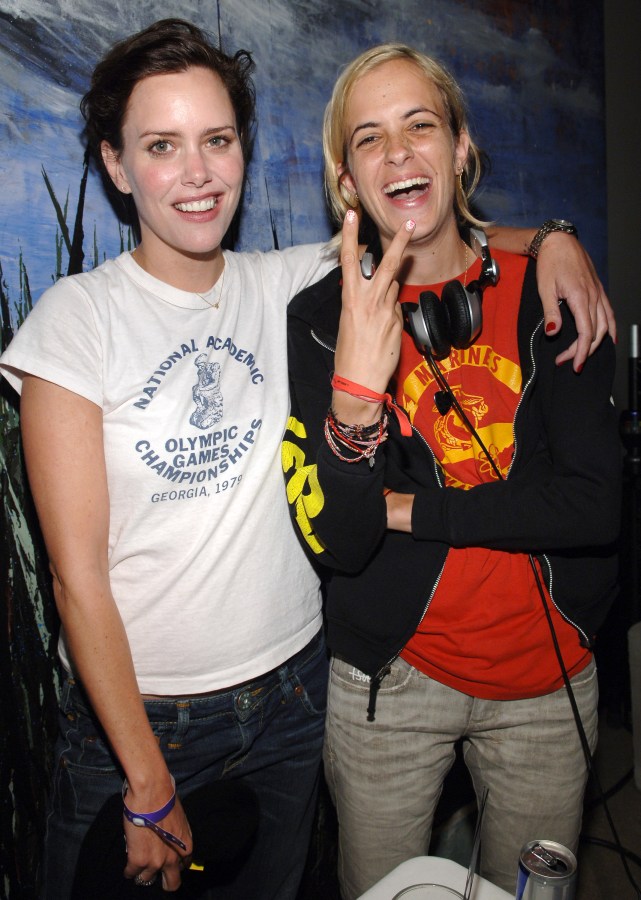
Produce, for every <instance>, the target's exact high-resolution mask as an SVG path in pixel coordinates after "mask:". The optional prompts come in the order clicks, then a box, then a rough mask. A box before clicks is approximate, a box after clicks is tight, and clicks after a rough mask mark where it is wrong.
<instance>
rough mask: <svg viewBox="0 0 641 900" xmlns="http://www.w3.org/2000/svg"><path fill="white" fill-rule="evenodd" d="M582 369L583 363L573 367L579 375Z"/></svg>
mask: <svg viewBox="0 0 641 900" xmlns="http://www.w3.org/2000/svg"><path fill="white" fill-rule="evenodd" d="M582 371H583V363H581V365H580V366H577V367H576V369H575V372H576V374H577V375H580V374H581V372H582Z"/></svg>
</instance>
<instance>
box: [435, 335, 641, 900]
mask: <svg viewBox="0 0 641 900" xmlns="http://www.w3.org/2000/svg"><path fill="white" fill-rule="evenodd" d="M424 355H425V359H426V361H427V364H428V365H429V367H430V369H431V371H432V374H433V375H434V379H435V381H436V383H437V384H438V386H439V389H440V390H441V391H443V392H445V393H446V394H447V396H448V397H449V398H450V400H451V401H452V404H451V405H452V406H453V407H454V409H455V410H456V412H457V413H458V415H459V416H460V418H461V421H462V422H463V423H464V424H465V426H466V428H467V429H468V430H469V432H470V435H471V436H472V437H473V438H474V440H475V441H476V442H477V444H478V445H479V447H480V449H481V451H482V452H483V453H484V454H485V456H486V458H487V461H488V462H489V464H490V466H491V467H492V469H493V471H494V473H495V474H496V476H497V478H498V479H499V480H500V481H505V476H504V475H503V473H502V472H501V470H500V469H499V467H498V466H497V464H496V462H495V460H494V458H493V457H492V455H491V453H490V452H489V450H488V449H487V447H486V446H485V444H484V443H483V440H482V438H481V436H480V434H479V433H478V431H477V430H476V428H475V427H474V425H473V424H472V423H471V422H470V419H469V417H468V416H467V414H466V412H465V411H464V410H463V407H462V406H461V404H460V403H459V402H458V399H457V398H456V396H455V394H454V391H453V390H452V388H451V387H450V385H449V383H448V381H447V379H446V378H445V376H444V374H443V372H442V371H441V369H440V367H439V365H438V363H437V361H436V359H435V358H434V355H433V353H432V352H431V351H430V350H428V351H427V353H426V354H424ZM437 405H438V404H437ZM528 560H529V563H530V566H531V568H532V572H533V573H534V580H535V583H536V587H537V590H538V593H539V596H540V598H541V602H542V604H543V610H544V612H545V618H546V620H547V623H548V627H549V629H550V634H551V636H552V643H553V644H554V651H555V654H556V658H557V661H558V663H559V667H560V669H561V677H562V679H563V684H564V686H565V690H566V693H567V695H568V699H569V701H570V706H571V708H572V714H573V716H574V721H575V724H576V728H577V732H578V735H579V741H580V743H581V749H582V750H583V755H584V756H585V761H586V765H587V769H588V772H589V773H590V774H591V775H592V778H593V779H594V782H595V785H596V789H597V793H598V794H599V799H600V802H601V804H602V806H603V809H604V812H605V815H606V819H607V821H608V825H609V826H610V830H611V832H612V836H613V837H614V840H615V844H616V848H617V851H618V854H619V856H620V858H621V862H622V864H623V868H624V870H625V873H626V875H627V877H628V880H629V881H630V884H631V885H632V886H633V888H634V889H635V891H636V892H637V896H638V897H641V888H640V887H639V885H638V884H637V883H636V881H635V879H634V877H633V875H632V872H631V871H630V867H629V866H628V861H627V858H626V854H625V850H624V849H623V845H622V844H621V841H620V839H619V834H618V832H617V830H616V827H615V824H614V820H613V819H612V815H611V813H610V808H609V806H608V802H607V799H606V796H605V792H604V790H603V788H602V786H601V782H600V780H599V776H598V775H597V771H596V767H595V765H594V760H593V757H592V752H591V750H590V745H589V743H588V739H587V735H586V733H585V728H584V727H583V721H582V719H581V713H580V711H579V708H578V706H577V702H576V698H575V696H574V691H573V690H572V685H571V683H570V678H569V676H568V673H567V670H566V668H565V663H564V662H563V654H562V653H561V648H560V646H559V642H558V638H557V636H556V630H555V628H554V622H553V621H552V615H551V613H550V608H549V605H548V602H547V598H546V596H545V589H544V587H543V584H542V582H541V575H540V573H539V570H538V568H537V566H536V561H535V559H534V556H533V555H532V554H531V553H528Z"/></svg>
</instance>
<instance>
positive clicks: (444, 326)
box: [408, 291, 450, 359]
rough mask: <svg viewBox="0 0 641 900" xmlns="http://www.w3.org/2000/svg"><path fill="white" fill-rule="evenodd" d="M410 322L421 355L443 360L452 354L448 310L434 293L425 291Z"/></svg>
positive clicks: (410, 317) (412, 312) (411, 315)
mask: <svg viewBox="0 0 641 900" xmlns="http://www.w3.org/2000/svg"><path fill="white" fill-rule="evenodd" d="M408 321H409V325H410V329H411V331H412V336H413V338H414V342H415V343H416V345H417V347H418V349H419V350H420V352H421V353H426V354H427V353H431V354H432V355H433V356H435V357H436V358H437V359H442V358H443V357H444V356H447V355H448V354H449V352H450V339H449V328H450V326H449V322H448V317H447V310H446V309H445V307H444V306H443V304H442V303H441V302H440V301H439V299H438V297H437V296H436V294H435V293H434V292H433V291H423V293H422V294H421V295H420V296H419V298H418V306H417V307H416V308H415V309H413V310H411V312H410V313H409V315H408Z"/></svg>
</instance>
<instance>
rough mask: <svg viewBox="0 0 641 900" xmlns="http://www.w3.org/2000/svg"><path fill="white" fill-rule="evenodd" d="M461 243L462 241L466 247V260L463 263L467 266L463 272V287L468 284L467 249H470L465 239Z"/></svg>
mask: <svg viewBox="0 0 641 900" xmlns="http://www.w3.org/2000/svg"><path fill="white" fill-rule="evenodd" d="M461 243H462V244H463V246H464V247H465V262H464V263H463V265H464V266H465V271H464V272H463V287H465V286H466V285H467V251H468V246H467V244H466V243H465V241H461Z"/></svg>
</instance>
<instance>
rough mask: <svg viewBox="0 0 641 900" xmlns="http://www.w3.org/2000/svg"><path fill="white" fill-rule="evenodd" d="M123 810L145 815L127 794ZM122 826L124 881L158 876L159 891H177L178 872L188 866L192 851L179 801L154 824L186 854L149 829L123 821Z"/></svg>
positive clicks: (178, 883)
mask: <svg viewBox="0 0 641 900" xmlns="http://www.w3.org/2000/svg"><path fill="white" fill-rule="evenodd" d="M147 802H149V801H147ZM154 802H156V801H154ZM127 806H128V807H129V808H130V809H131V810H132V811H133V812H139V811H142V812H147V811H148V810H147V809H146V808H145V809H142V808H141V807H140V803H139V802H137V801H136V799H135V797H133V796H132V794H131V793H130V792H128V793H127ZM155 808H157V807H155ZM151 811H153V810H151ZM123 822H124V828H125V839H126V842H127V865H126V867H125V872H124V875H125V878H136V877H138V878H140V879H141V880H142V881H154V880H155V879H156V877H157V876H158V874H160V877H161V879H162V889H163V890H164V891H177V890H178V888H179V887H180V881H181V872H182V870H183V869H184V868H186V867H187V866H189V864H190V861H191V853H192V849H193V844H192V837H191V829H190V827H189V823H188V821H187V817H186V816H185V812H184V810H183V808H182V805H181V803H180V799H179V798H178V797H176V803H175V805H174V808H173V809H172V810H171V811H170V812H169V813H168V814H167V815H166V816H165V818H164V819H162V820H161V821H160V823H158V824H159V825H160V827H161V828H162V829H163V830H164V831H168V832H169V833H170V834H173V835H174V836H175V837H177V838H179V839H180V840H181V841H182V842H183V844H185V846H186V848H187V849H186V850H181V849H180V848H179V847H177V846H174V845H173V844H169V843H166V842H165V841H164V840H163V839H162V838H161V837H159V835H157V834H156V833H155V832H154V831H152V829H150V828H141V827H139V826H137V825H134V824H133V823H132V822H129V821H128V820H127V819H125V818H124V817H123Z"/></svg>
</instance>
